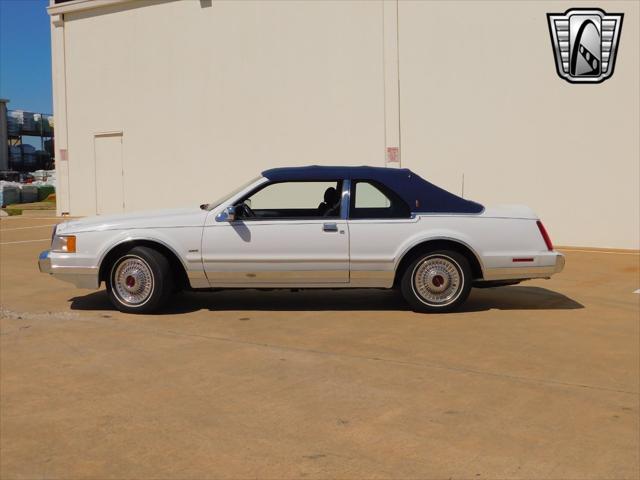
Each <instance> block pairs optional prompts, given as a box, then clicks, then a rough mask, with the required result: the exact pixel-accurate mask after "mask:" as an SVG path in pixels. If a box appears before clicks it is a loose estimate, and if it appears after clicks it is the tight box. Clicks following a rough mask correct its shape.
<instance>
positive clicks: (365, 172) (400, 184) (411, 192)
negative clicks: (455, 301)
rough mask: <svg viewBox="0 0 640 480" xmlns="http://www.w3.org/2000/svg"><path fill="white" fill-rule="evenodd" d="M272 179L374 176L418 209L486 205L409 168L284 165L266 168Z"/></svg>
mask: <svg viewBox="0 0 640 480" xmlns="http://www.w3.org/2000/svg"><path fill="white" fill-rule="evenodd" d="M262 176H264V177H265V178H268V179H269V180H271V181H276V182H280V181H287V180H340V179H350V180H372V181H376V182H380V183H381V184H383V185H386V186H387V187H388V188H390V189H391V190H393V191H394V192H396V193H397V194H398V195H399V196H400V198H402V199H403V200H404V201H405V202H406V203H407V205H409V208H410V209H411V211H412V212H415V213H480V212H482V211H483V210H484V207H483V206H482V205H480V204H479V203H476V202H472V201H470V200H465V199H464V198H461V197H458V196H457V195H454V194H453V193H450V192H447V191H446V190H444V189H442V188H440V187H438V186H436V185H434V184H433V183H430V182H427V181H426V180H424V179H423V178H422V177H420V176H419V175H417V174H415V173H413V172H412V171H411V170H409V169H406V168H386V167H325V166H317V165H313V166H309V167H283V168H272V169H270V170H265V171H264V172H262Z"/></svg>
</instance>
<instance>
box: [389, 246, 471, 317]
mask: <svg viewBox="0 0 640 480" xmlns="http://www.w3.org/2000/svg"><path fill="white" fill-rule="evenodd" d="M471 283H472V278H471V268H470V267H469V262H468V261H467V259H466V258H465V257H464V256H463V255H461V254H459V253H458V252H452V251H448V250H440V251H436V252H428V253H423V254H421V255H419V256H418V257H417V258H416V259H415V260H414V261H413V262H411V263H410V264H409V266H408V267H407V268H406V269H405V271H404V272H403V275H402V280H401V284H400V288H401V290H402V295H403V296H404V298H405V300H406V301H407V302H408V303H409V305H411V307H412V308H413V310H414V311H416V312H448V311H451V310H453V309H455V308H456V307H457V306H459V305H460V304H462V303H463V302H464V301H465V300H466V299H467V297H468V296H469V292H470V291H471Z"/></svg>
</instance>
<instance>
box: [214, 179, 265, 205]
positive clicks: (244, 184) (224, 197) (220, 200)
mask: <svg viewBox="0 0 640 480" xmlns="http://www.w3.org/2000/svg"><path fill="white" fill-rule="evenodd" d="M260 178H262V176H257V177H255V178H252V179H251V180H249V181H248V182H245V183H243V184H242V185H240V186H239V187H238V188H236V189H234V190H233V191H231V192H229V193H227V194H226V195H223V196H222V197H219V198H218V199H217V200H215V201H213V202H211V203H208V204H206V205H203V207H204V210H213V209H214V208H216V207H217V206H218V205H220V204H221V203H222V202H224V201H225V200H226V199H228V198H231V197H233V196H234V195H236V194H238V193H240V192H241V191H242V190H244V189H245V188H247V187H248V186H249V185H251V184H252V183H255V182H256V181H258V179H260Z"/></svg>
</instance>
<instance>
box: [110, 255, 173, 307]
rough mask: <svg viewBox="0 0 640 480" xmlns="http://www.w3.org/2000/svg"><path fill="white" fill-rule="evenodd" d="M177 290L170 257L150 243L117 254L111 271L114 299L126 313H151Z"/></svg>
mask: <svg viewBox="0 0 640 480" xmlns="http://www.w3.org/2000/svg"><path fill="white" fill-rule="evenodd" d="M172 290H173V277H172V273H171V267H170V265H169V261H168V260H167V258H166V257H165V256H164V255H162V254H161V253H160V252H158V251H156V250H153V249H151V248H148V247H134V248H132V249H131V250H129V251H128V252H126V253H124V254H123V255H121V256H120V257H119V258H117V259H116V260H115V261H114V262H113V265H112V266H111V270H110V273H109V278H108V280H107V292H108V293H109V299H110V300H111V303H113V305H114V306H115V307H116V308H117V309H118V310H120V311H121V312H126V313H151V312H154V311H156V310H158V309H159V308H161V307H162V306H163V305H164V304H165V303H166V301H167V300H168V299H169V297H170V295H171V292H172Z"/></svg>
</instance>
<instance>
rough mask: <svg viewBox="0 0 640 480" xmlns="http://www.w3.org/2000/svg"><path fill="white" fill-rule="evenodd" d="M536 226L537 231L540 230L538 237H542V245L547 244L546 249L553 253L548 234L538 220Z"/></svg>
mask: <svg viewBox="0 0 640 480" xmlns="http://www.w3.org/2000/svg"><path fill="white" fill-rule="evenodd" d="M536 224H537V225H538V230H540V235H542V238H543V240H544V243H546V244H547V249H548V250H549V251H550V252H551V251H553V243H551V238H549V234H548V233H547V229H546V228H544V225H543V224H542V222H541V221H540V220H538V221H537V222H536Z"/></svg>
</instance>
